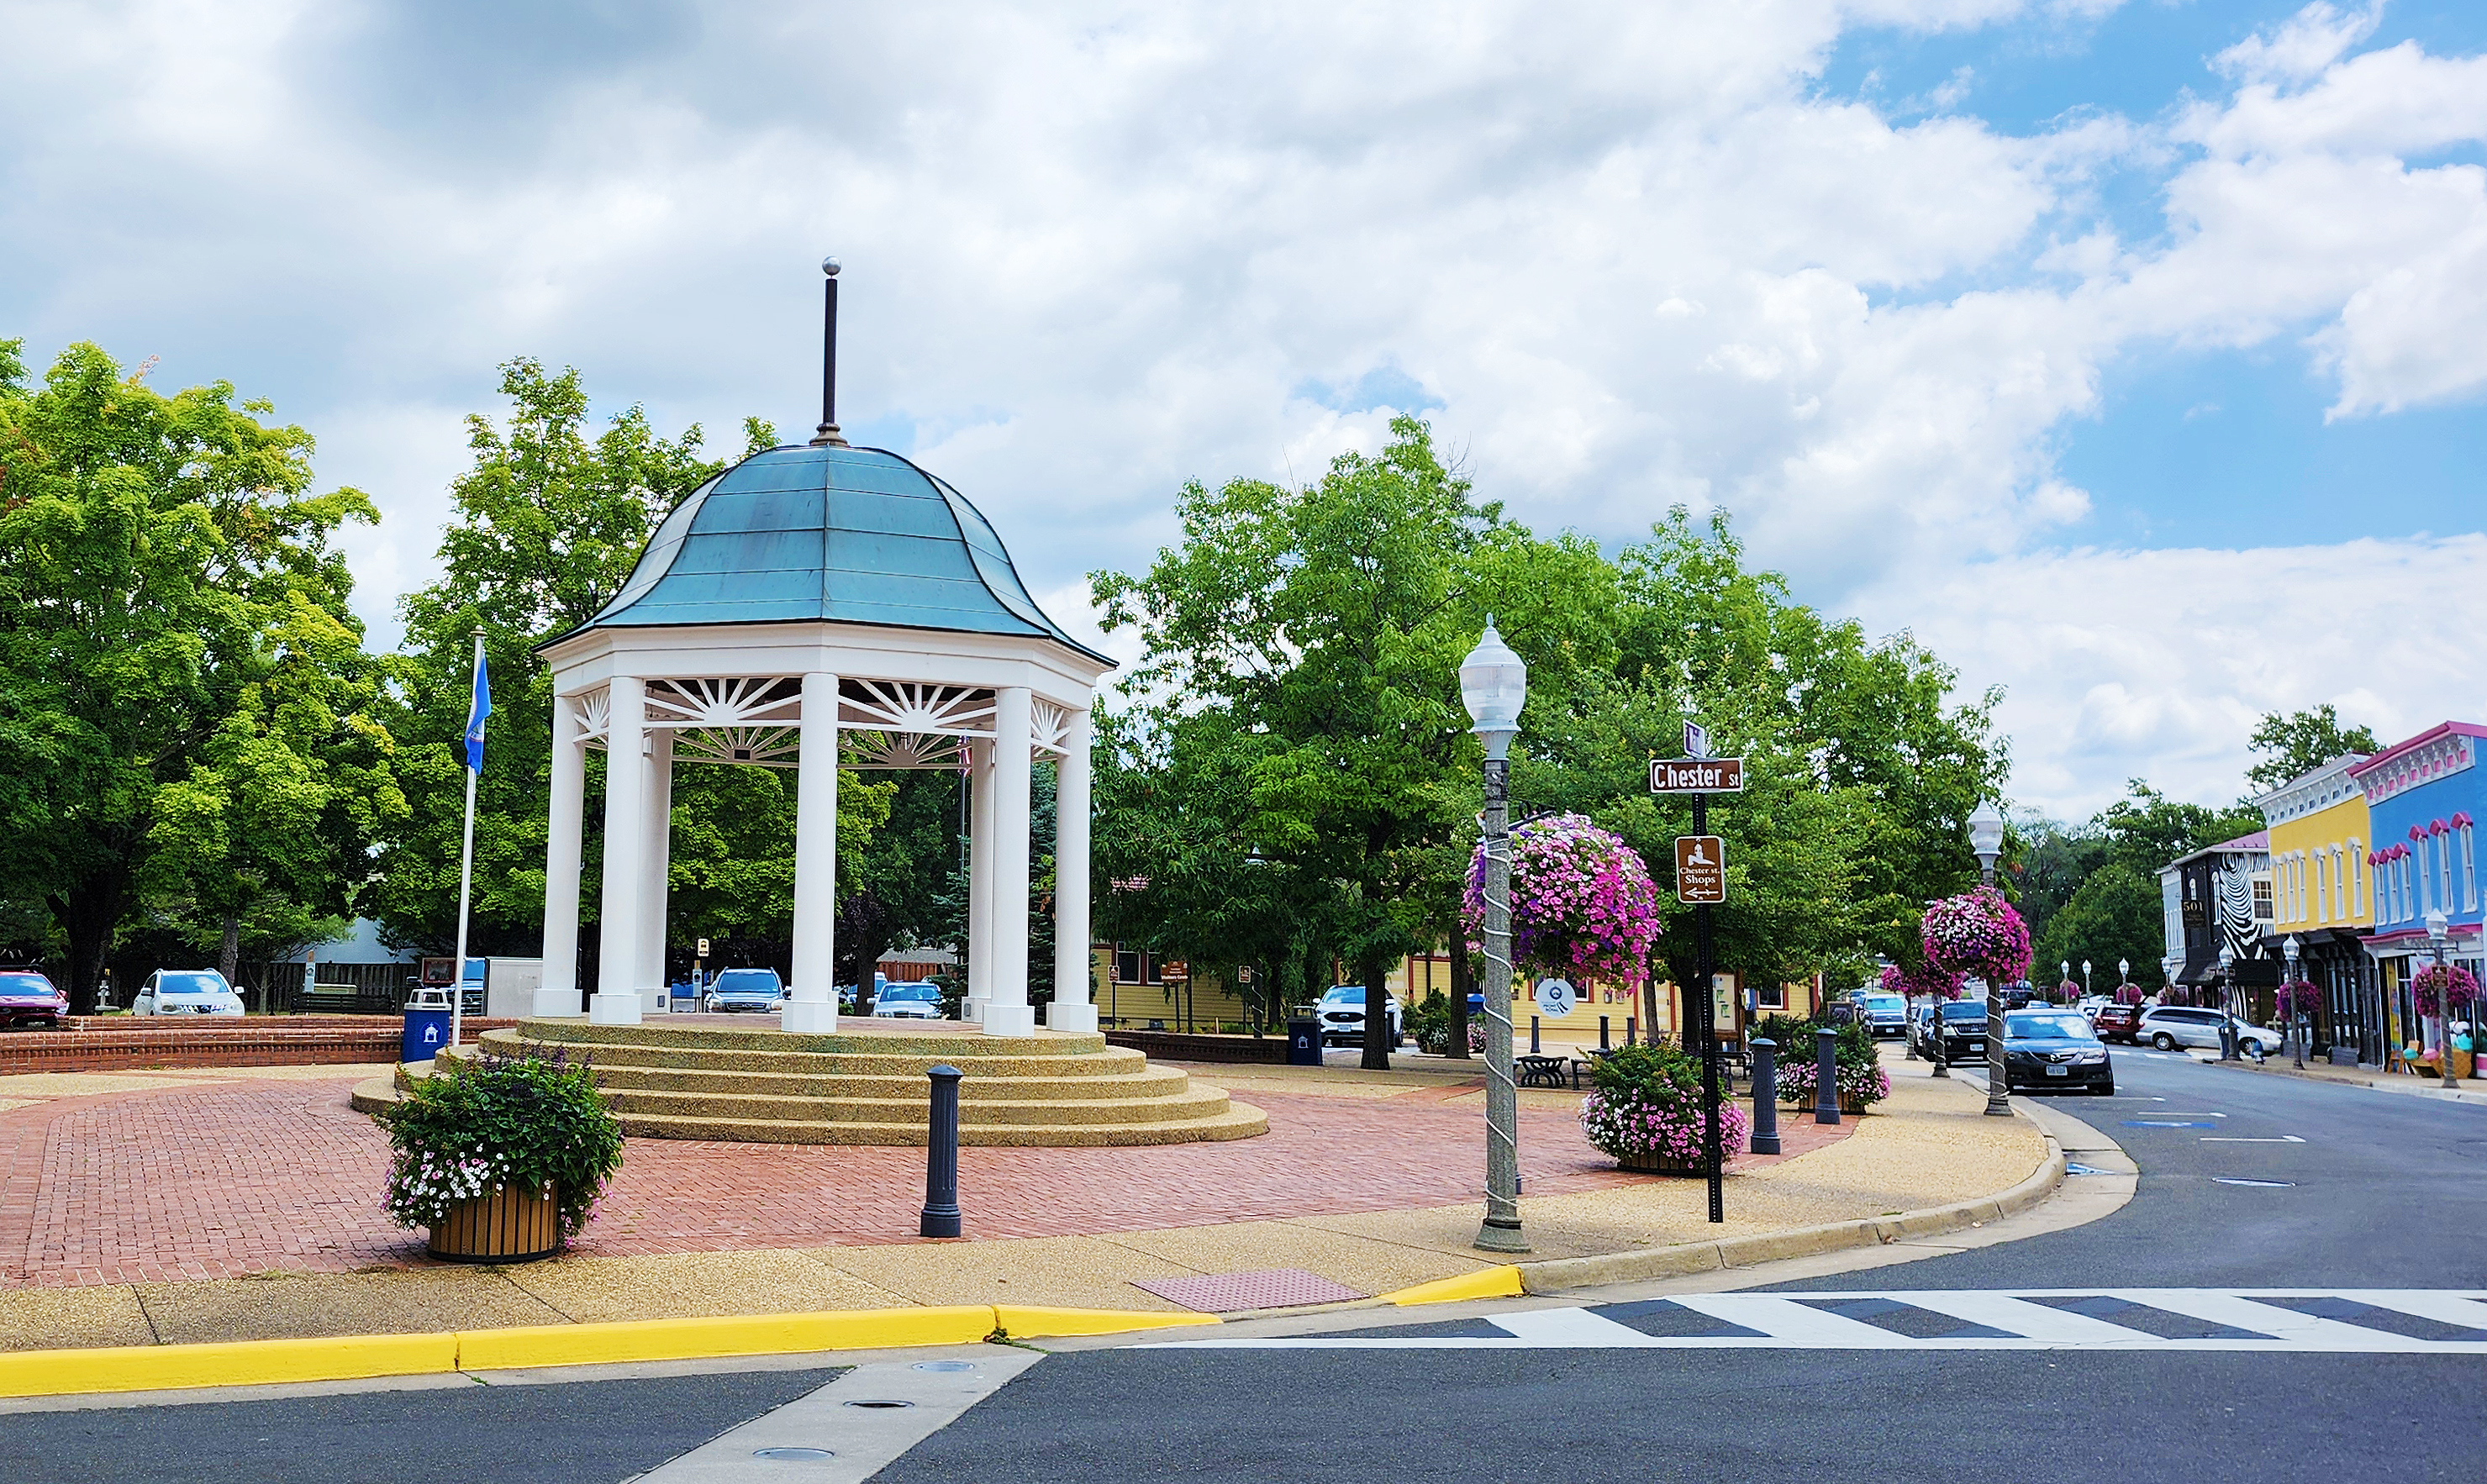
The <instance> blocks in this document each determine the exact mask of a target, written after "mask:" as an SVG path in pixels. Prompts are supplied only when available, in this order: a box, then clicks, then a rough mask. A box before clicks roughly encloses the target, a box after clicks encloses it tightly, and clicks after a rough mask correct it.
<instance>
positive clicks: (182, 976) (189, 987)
mask: <svg viewBox="0 0 2487 1484" xmlns="http://www.w3.org/2000/svg"><path fill="white" fill-rule="evenodd" d="M129 1013H130V1014H131V1015H239V1014H241V996H240V995H239V994H235V993H234V987H233V985H232V984H231V983H230V982H229V981H228V980H227V979H226V978H225V976H224V975H223V974H221V973H218V972H217V971H216V970H214V969H212V968H159V969H157V970H155V972H154V973H152V974H149V975H148V976H147V982H146V983H145V984H142V985H140V986H139V987H138V993H137V994H136V995H135V996H133V997H132V998H131V999H130V1001H129Z"/></svg>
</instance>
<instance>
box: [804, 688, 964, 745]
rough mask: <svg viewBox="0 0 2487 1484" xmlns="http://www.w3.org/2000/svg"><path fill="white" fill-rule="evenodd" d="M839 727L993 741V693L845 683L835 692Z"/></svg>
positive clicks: (957, 689)
mask: <svg viewBox="0 0 2487 1484" xmlns="http://www.w3.org/2000/svg"><path fill="white" fill-rule="evenodd" d="M838 725H839V726H840V727H842V728H862V729H865V730H868V731H876V732H913V733H921V734H925V735H929V736H938V737H991V736H992V735H993V693H992V691H991V690H986V689H979V688H976V687H973V686H933V685H919V684H917V683H915V682H913V681H894V680H850V681H842V682H840V683H839V686H838Z"/></svg>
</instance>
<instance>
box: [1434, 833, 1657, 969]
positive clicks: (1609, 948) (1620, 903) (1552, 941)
mask: <svg viewBox="0 0 2487 1484" xmlns="http://www.w3.org/2000/svg"><path fill="white" fill-rule="evenodd" d="M1461 916H1462V920H1463V922H1464V923H1465V925H1466V927H1467V933H1468V938H1469V941H1470V942H1471V944H1472V945H1476V946H1482V944H1481V943H1480V942H1479V941H1478V940H1479V939H1480V938H1482V936H1483V934H1484V931H1485V844H1484V842H1483V841H1479V842H1478V843H1477V848H1476V852H1475V854H1473V855H1471V856H1470V857H1469V860H1468V880H1467V892H1466V894H1465V895H1464V897H1463V898H1462V901H1461ZM1658 933H1659V922H1658V887H1657V884H1656V883H1655V882H1652V881H1651V880H1650V876H1649V866H1648V865H1647V864H1646V863H1645V862H1643V861H1642V860H1641V858H1640V855H1639V854H1637V853H1636V852H1635V851H1634V850H1633V848H1632V847H1631V846H1628V845H1626V844H1624V842H1623V841H1622V840H1620V839H1617V838H1616V837H1615V836H1614V835H1613V834H1612V833H1610V832H1609V831H1607V830H1604V829H1601V828H1599V827H1598V826H1596V825H1593V824H1591V823H1590V822H1589V820H1588V818H1587V817H1586V816H1584V815H1579V814H1558V815H1554V816H1552V817H1551V818H1548V819H1542V820H1531V821H1530V822H1529V823H1527V824H1525V825H1523V826H1520V827H1518V828H1516V829H1514V830H1513V831H1512V832H1511V957H1512V962H1513V963H1514V964H1516V965H1525V966H1529V967H1532V968H1538V969H1544V970H1546V971H1548V972H1551V973H1566V974H1577V975H1581V976H1585V977H1593V978H1600V979H1631V978H1636V977H1638V976H1639V975H1640V973H1641V972H1642V971H1643V970H1644V969H1645V968H1646V966H1648V963H1649V950H1650V946H1651V945H1652V944H1654V943H1656V942H1657V941H1658Z"/></svg>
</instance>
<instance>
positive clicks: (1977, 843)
mask: <svg viewBox="0 0 2487 1484" xmlns="http://www.w3.org/2000/svg"><path fill="white" fill-rule="evenodd" d="M1969 848H1970V850H1972V851H1975V852H1976V853H1977V879H1978V882H1980V883H1981V884H1983V885H1988V886H1992V885H1994V884H1995V862H1996V861H1997V860H1998V859H2000V858H2002V855H2003V815H2002V813H2001V811H1999V810H1998V809H1997V808H1996V807H1995V805H1993V804H1991V803H1981V804H1979V805H1978V806H1977V812H1976V813H1974V814H1972V815H1970V817H1969ZM1999 977H2000V976H1998V975H1996V974H1989V975H1987V976H1986V1111H1987V1114H1988V1116H1990V1117H1994V1118H2009V1117H2011V1116H2012V1094H2011V1091H2010V1089H2009V1087H2008V1086H2007V1084H2006V1082H2005V1080H2004V1072H2003V986H2002V985H2001V984H1999V983H1998V982H1997V980H1998V978H1999ZM1936 1014H1937V1015H1938V1016H1940V1015H1941V1014H1942V1011H1941V1010H1940V1009H1938V1010H1937V1011H1936ZM1935 1028H1936V1030H1937V1031H1938V1032H1940V1031H1941V1030H1942V1021H1941V1020H1937V1021H1936V1022H1935Z"/></svg>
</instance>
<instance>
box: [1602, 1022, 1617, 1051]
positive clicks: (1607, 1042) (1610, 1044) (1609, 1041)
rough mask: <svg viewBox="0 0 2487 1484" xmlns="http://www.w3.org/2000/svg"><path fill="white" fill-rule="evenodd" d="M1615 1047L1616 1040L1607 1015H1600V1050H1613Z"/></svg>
mask: <svg viewBox="0 0 2487 1484" xmlns="http://www.w3.org/2000/svg"><path fill="white" fill-rule="evenodd" d="M1614 1049H1615V1042H1614V1035H1613V1032H1612V1031H1611V1030H1610V1029H1609V1028H1608V1026H1607V1017H1605V1016H1603V1015H1602V1016H1600V1017H1598V1050H1602V1051H1611V1050H1614Z"/></svg>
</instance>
